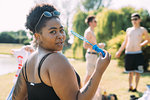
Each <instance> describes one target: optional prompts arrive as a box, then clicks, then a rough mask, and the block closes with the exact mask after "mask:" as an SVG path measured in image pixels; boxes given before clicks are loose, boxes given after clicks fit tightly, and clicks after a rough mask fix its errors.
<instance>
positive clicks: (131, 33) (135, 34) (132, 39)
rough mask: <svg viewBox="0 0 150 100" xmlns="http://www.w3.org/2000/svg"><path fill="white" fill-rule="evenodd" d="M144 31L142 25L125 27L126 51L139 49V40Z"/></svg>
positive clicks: (140, 40)
mask: <svg viewBox="0 0 150 100" xmlns="http://www.w3.org/2000/svg"><path fill="white" fill-rule="evenodd" d="M143 32H144V28H143V27H139V28H136V29H135V28H134V27H131V28H128V29H127V38H128V39H127V44H126V52H136V51H141V46H140V44H141V42H142V35H143Z"/></svg>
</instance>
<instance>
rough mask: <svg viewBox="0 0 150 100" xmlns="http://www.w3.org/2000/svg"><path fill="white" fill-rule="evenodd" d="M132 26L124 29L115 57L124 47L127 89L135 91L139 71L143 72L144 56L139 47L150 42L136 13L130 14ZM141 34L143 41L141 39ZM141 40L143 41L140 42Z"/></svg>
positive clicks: (118, 55)
mask: <svg viewBox="0 0 150 100" xmlns="http://www.w3.org/2000/svg"><path fill="white" fill-rule="evenodd" d="M131 22H132V25H133V26H132V27H130V28H128V29H127V30H126V37H125V40H124V42H123V43H122V45H121V47H120V49H119V50H118V52H117V53H116V58H119V57H120V55H121V53H122V51H123V50H124V49H125V70H126V72H127V73H129V90H128V91H132V92H137V87H138V83H139V79H140V73H143V71H144V69H143V64H144V56H143V54H142V50H141V47H143V46H145V45H146V44H147V43H148V42H150V36H149V35H148V32H147V30H146V29H145V28H144V27H141V26H140V22H141V18H140V15H139V14H138V13H133V14H132V15H131ZM143 36H144V37H145V41H143V39H142V38H143ZM142 41H143V42H142ZM134 74H135V88H133V84H132V81H133V75H134Z"/></svg>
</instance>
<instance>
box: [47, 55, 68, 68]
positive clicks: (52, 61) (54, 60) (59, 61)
mask: <svg viewBox="0 0 150 100" xmlns="http://www.w3.org/2000/svg"><path fill="white" fill-rule="evenodd" d="M45 64H46V67H50V66H52V67H53V66H55V68H56V67H59V66H62V67H65V66H64V65H67V64H69V61H68V59H67V58H66V57H65V56H64V55H63V54H62V53H59V52H57V53H52V54H50V55H49V56H48V57H47V58H46V59H45Z"/></svg>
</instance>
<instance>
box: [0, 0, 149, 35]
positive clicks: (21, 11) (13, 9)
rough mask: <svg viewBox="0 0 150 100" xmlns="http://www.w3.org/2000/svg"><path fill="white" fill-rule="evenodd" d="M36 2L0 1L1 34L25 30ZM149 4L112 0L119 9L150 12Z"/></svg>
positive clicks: (30, 0) (145, 1) (24, 0)
mask: <svg viewBox="0 0 150 100" xmlns="http://www.w3.org/2000/svg"><path fill="white" fill-rule="evenodd" d="M34 1H37V0H0V13H1V15H0V32H2V31H11V30H13V31H17V30H19V29H25V27H24V24H25V21H26V15H27V14H28V12H29V10H30V8H31V7H32V6H33V5H34V4H35V2H34ZM41 1H42V0H41ZM43 1H44V0H43ZM50 1H52V0H50ZM54 1H55V2H54V3H55V5H56V4H57V5H59V6H60V4H59V2H60V0H54ZM62 1H68V0H62ZM71 1H76V0H71ZM149 4H150V0H112V3H111V5H110V8H115V9H118V8H120V7H122V6H128V5H131V6H134V7H135V8H138V9H139V8H144V9H148V10H149V12H150V6H149ZM68 6H69V5H68ZM61 13H63V12H61ZM64 18H65V17H64Z"/></svg>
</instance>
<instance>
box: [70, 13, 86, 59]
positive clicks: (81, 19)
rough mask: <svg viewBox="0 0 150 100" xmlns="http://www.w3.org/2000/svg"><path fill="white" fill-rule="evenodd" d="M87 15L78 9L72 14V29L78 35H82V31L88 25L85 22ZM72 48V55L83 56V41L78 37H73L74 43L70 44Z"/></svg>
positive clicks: (75, 56)
mask: <svg viewBox="0 0 150 100" xmlns="http://www.w3.org/2000/svg"><path fill="white" fill-rule="evenodd" d="M86 17H87V14H86V13H84V12H82V11H78V13H77V14H76V15H75V16H74V19H73V30H74V31H75V32H77V33H79V34H80V35H82V36H84V31H85V29H86V28H87V27H88V25H87V24H86V23H85V19H86ZM72 49H73V57H74V58H80V59H81V58H84V54H85V50H84V48H83V41H82V40H80V39H79V38H77V37H75V39H74V44H73V45H72Z"/></svg>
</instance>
